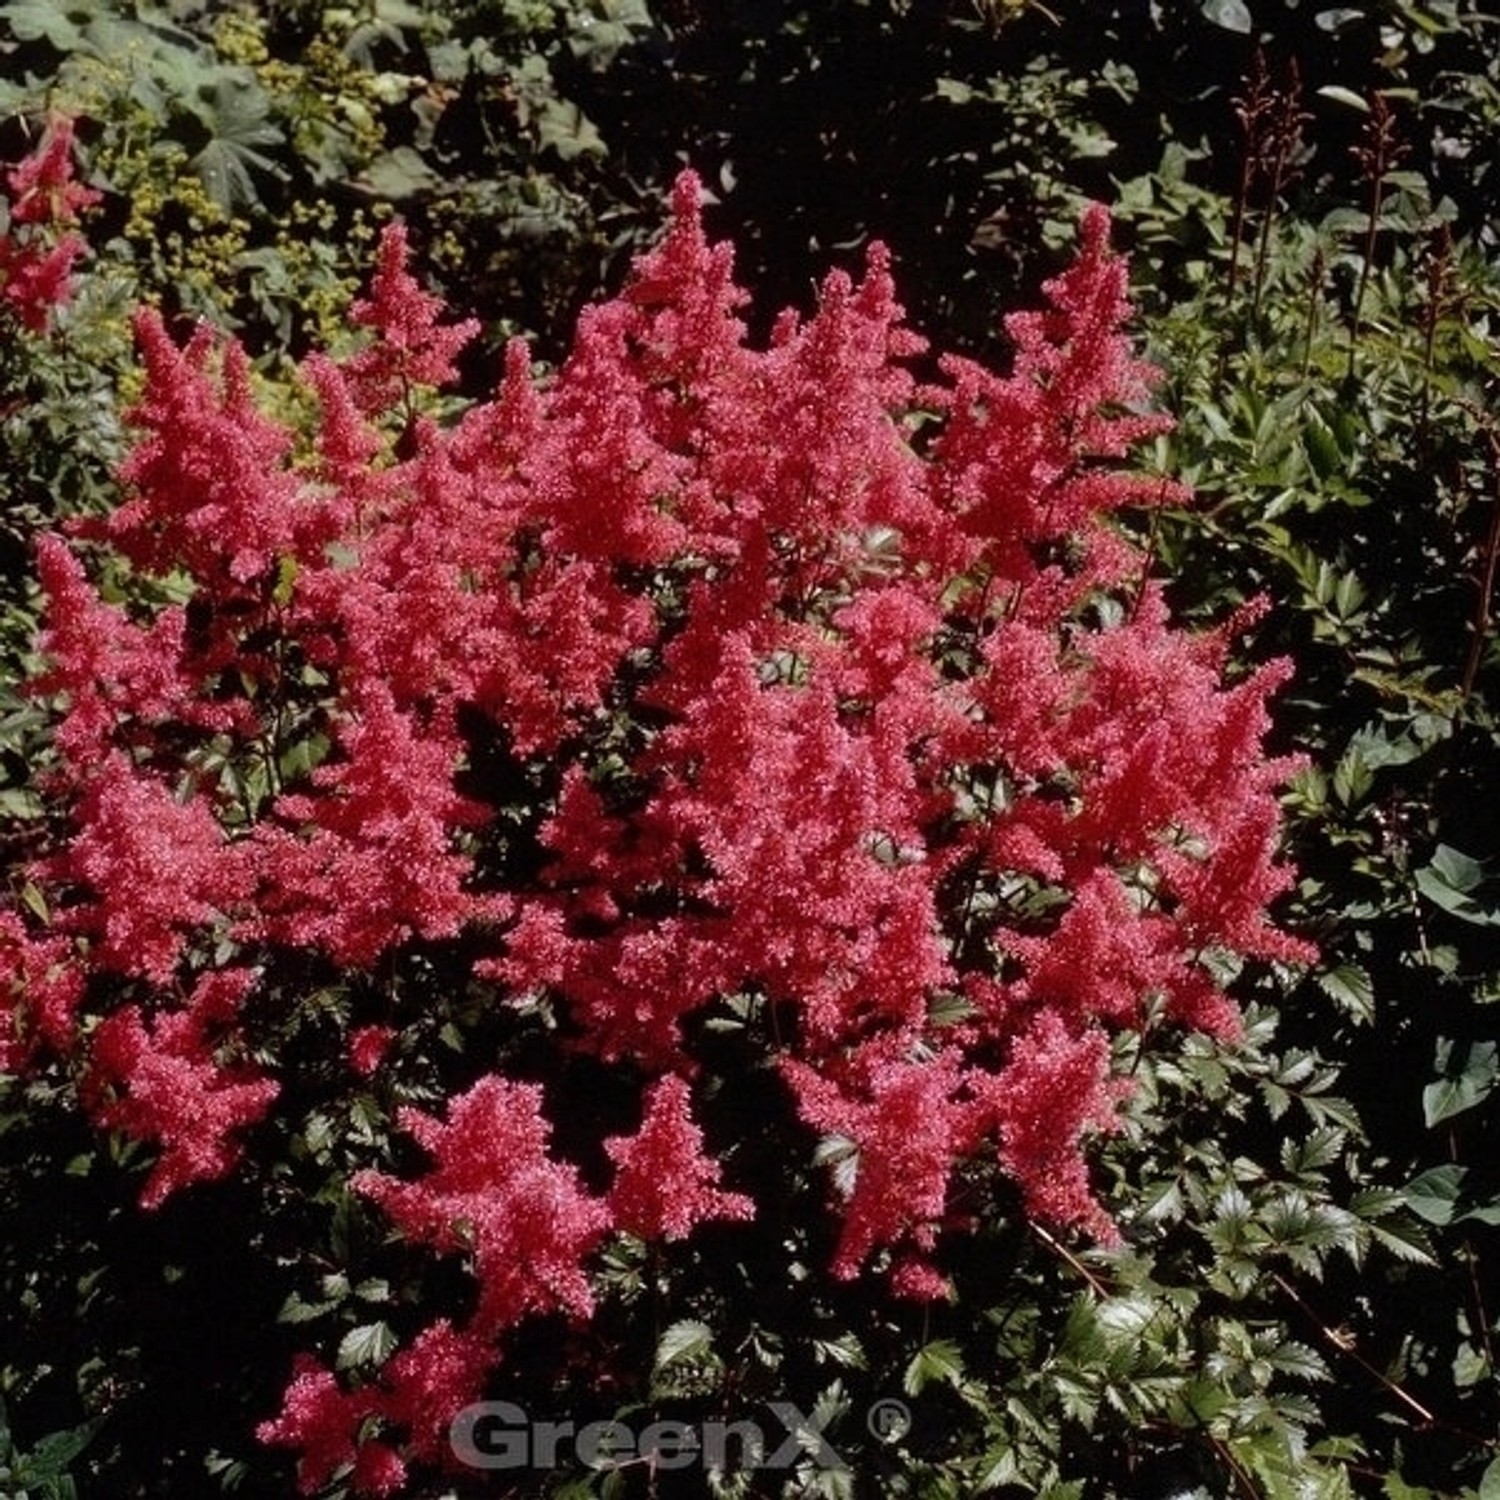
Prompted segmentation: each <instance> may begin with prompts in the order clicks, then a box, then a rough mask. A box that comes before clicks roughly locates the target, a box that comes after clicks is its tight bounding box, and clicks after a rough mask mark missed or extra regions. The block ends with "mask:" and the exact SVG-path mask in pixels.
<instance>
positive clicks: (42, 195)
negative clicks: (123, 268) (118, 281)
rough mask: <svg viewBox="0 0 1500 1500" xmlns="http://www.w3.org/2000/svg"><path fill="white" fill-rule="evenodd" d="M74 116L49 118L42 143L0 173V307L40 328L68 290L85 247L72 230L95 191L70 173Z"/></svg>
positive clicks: (25, 323)
mask: <svg viewBox="0 0 1500 1500" xmlns="http://www.w3.org/2000/svg"><path fill="white" fill-rule="evenodd" d="M73 150H74V135H73V122H72V121H71V120H69V119H67V118H66V117H58V118H56V119H54V120H53V121H52V122H51V123H50V124H49V125H48V127H47V130H46V133H45V134H44V135H43V137H42V142H41V145H40V146H38V147H37V149H36V150H35V151H34V152H33V153H32V154H31V155H30V156H28V157H27V158H26V159H25V160H24V161H21V162H19V163H17V164H16V165H15V166H13V167H11V168H10V169H9V170H8V171H7V172H6V174H5V180H6V186H7V188H8V189H9V196H10V205H9V218H10V226H11V227H10V228H9V229H8V230H6V231H5V232H3V233H0V308H9V310H10V311H11V312H12V313H13V314H14V315H15V317H16V318H17V319H18V320H19V322H20V324H21V326H22V327H23V328H26V329H28V330H29V331H31V332H32V333H41V332H42V331H43V330H44V329H45V328H46V327H47V324H48V322H49V320H50V318H51V316H52V312H53V310H54V309H56V308H58V307H61V306H63V305H64V304H65V303H66V302H67V301H68V299H69V298H70V297H71V295H72V290H73V284H72V272H73V266H74V264H75V263H76V262H77V260H78V258H79V256H80V255H82V254H83V252H84V248H85V247H84V242H83V240H82V238H81V237H80V236H79V235H77V234H76V233H74V232H73V229H72V226H73V225H74V224H76V223H77V221H78V216H79V215H80V214H81V213H82V212H83V211H84V210H85V209H87V208H89V207H91V206H92V205H93V204H95V203H97V202H98V201H99V196H100V195H99V194H98V193H97V192H96V191H95V190H94V189H93V188H89V187H85V186H84V185H83V184H82V183H80V182H77V181H75V179H74V177H73Z"/></svg>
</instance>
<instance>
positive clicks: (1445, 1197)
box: [1403, 1162, 1468, 1225]
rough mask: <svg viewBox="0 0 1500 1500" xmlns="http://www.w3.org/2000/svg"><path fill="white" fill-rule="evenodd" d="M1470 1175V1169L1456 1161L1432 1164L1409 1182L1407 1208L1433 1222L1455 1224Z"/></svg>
mask: <svg viewBox="0 0 1500 1500" xmlns="http://www.w3.org/2000/svg"><path fill="white" fill-rule="evenodd" d="M1467 1175H1468V1171H1467V1168H1465V1167H1461V1166H1458V1165H1457V1164H1456V1163H1453V1162H1446V1163H1444V1164H1443V1165H1442V1166H1440V1167H1429V1168H1428V1169H1427V1171H1425V1172H1422V1173H1419V1174H1418V1175H1417V1176H1416V1177H1413V1178H1412V1180H1411V1181H1410V1182H1408V1183H1407V1184H1406V1187H1405V1189H1404V1190H1403V1192H1404V1196H1405V1198H1406V1204H1407V1207H1408V1208H1410V1209H1411V1211H1412V1212H1413V1213H1414V1214H1416V1215H1417V1217H1418V1218H1420V1219H1425V1220H1426V1221H1427V1222H1428V1223H1429V1224H1438V1225H1442V1224H1449V1223H1451V1222H1452V1220H1453V1213H1454V1209H1455V1206H1456V1204H1457V1202H1458V1195H1459V1193H1460V1191H1462V1189H1463V1184H1464V1178H1465V1177H1466V1176H1467Z"/></svg>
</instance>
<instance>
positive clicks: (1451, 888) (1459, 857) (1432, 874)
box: [1413, 844, 1500, 927]
mask: <svg viewBox="0 0 1500 1500" xmlns="http://www.w3.org/2000/svg"><path fill="white" fill-rule="evenodd" d="M1413 879H1414V880H1415V881H1416V884H1417V889H1418V890H1419V891H1420V892H1421V893H1422V894H1423V895H1424V896H1426V897H1427V899H1428V900H1429V901H1431V902H1432V903H1433V905H1434V906H1439V907H1441V908H1442V909H1443V910H1444V911H1446V912H1449V913H1451V914H1452V915H1453V916H1455V917H1458V918H1460V919H1461V920H1462V921H1465V922H1473V923H1475V924H1477V925H1479V926H1486V927H1488V926H1500V910H1496V909H1495V908H1493V907H1485V906H1481V905H1480V904H1479V903H1478V902H1477V901H1476V900H1475V899H1474V897H1473V896H1472V894H1471V892H1473V891H1475V890H1476V889H1478V887H1479V886H1480V884H1481V883H1482V882H1483V880H1484V869H1483V867H1482V866H1481V865H1480V863H1479V862H1478V861H1477V860H1474V859H1470V858H1469V856H1468V855H1467V854H1463V853H1461V852H1460V851H1459V850H1457V849H1454V848H1452V847H1450V846H1449V845H1447V844H1439V845H1438V847H1437V850H1436V852H1435V853H1434V854H1433V856H1432V861H1431V863H1430V864H1427V865H1424V866H1423V867H1422V868H1421V869H1420V870H1418V871H1417V872H1416V874H1415V875H1414V876H1413Z"/></svg>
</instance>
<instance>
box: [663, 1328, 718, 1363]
mask: <svg viewBox="0 0 1500 1500" xmlns="http://www.w3.org/2000/svg"><path fill="white" fill-rule="evenodd" d="M713 1344H714V1331H713V1329H712V1328H710V1327H709V1326H708V1324H707V1323H700V1322H698V1321H697V1320H696V1319H692V1318H685V1319H683V1320H682V1321H681V1322H680V1323H673V1324H672V1325H671V1326H670V1327H669V1328H667V1329H666V1330H665V1331H664V1332H663V1334H662V1336H661V1338H660V1339H659V1340H658V1341H657V1345H656V1364H655V1369H656V1370H658V1371H660V1370H664V1369H666V1368H667V1366H668V1365H674V1364H677V1363H679V1362H680V1361H683V1360H701V1359H706V1358H710V1357H712V1355H713Z"/></svg>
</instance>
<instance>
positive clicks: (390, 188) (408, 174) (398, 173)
mask: <svg viewBox="0 0 1500 1500" xmlns="http://www.w3.org/2000/svg"><path fill="white" fill-rule="evenodd" d="M361 181H362V182H363V184H364V185H365V186H366V187H368V189H369V190H370V191H371V192H372V193H374V194H375V195H376V197H378V198H388V199H390V201H391V202H393V203H401V202H403V201H404V200H405V199H407V198H415V197H417V196H418V195H420V194H423V193H435V192H436V191H437V190H438V189H439V188H440V187H441V186H442V185H443V180H442V178H441V177H439V176H438V174H437V173H436V172H434V171H433V170H432V168H431V167H429V166H428V165H427V163H426V162H425V161H424V160H423V159H422V157H421V155H420V154H419V153H418V152H417V151H416V150H415V149H413V148H412V147H411V146H397V147H396V148H395V149H394V150H392V151H387V152H386V153H385V154H384V155H383V156H377V157H376V158H375V160H374V161H372V162H371V163H370V165H369V166H368V167H366V168H365V171H364V176H363V177H362V178H361Z"/></svg>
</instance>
